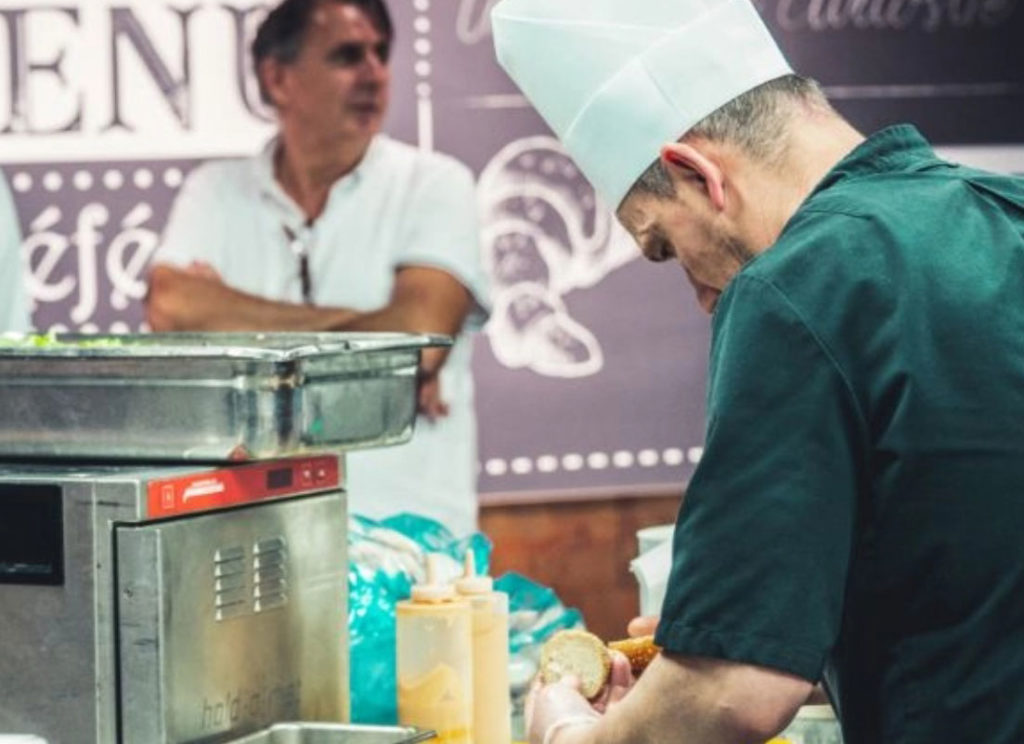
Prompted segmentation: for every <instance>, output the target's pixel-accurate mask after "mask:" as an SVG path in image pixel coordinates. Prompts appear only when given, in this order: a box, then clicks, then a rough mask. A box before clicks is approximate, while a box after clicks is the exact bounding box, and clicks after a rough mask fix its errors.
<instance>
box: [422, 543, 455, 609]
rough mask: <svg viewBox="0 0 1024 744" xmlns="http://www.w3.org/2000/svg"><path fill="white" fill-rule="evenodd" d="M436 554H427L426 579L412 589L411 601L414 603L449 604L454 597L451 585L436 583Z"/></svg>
mask: <svg viewBox="0 0 1024 744" xmlns="http://www.w3.org/2000/svg"><path fill="white" fill-rule="evenodd" d="M437 561H438V558H437V554H436V553H428V554H427V578H426V581H424V582H423V583H422V584H416V585H415V586H413V588H412V600H413V601H414V602H451V601H453V600H454V599H455V598H456V597H455V587H453V586H452V585H451V584H441V583H439V581H438V574H439V573H440V572H439V571H438V570H437Z"/></svg>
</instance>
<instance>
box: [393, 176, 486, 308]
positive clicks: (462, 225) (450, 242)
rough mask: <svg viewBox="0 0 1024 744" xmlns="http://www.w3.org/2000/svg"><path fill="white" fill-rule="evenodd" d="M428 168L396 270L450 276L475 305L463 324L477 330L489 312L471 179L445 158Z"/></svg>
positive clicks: (417, 189) (419, 181)
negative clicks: (440, 271) (406, 268)
mask: <svg viewBox="0 0 1024 744" xmlns="http://www.w3.org/2000/svg"><path fill="white" fill-rule="evenodd" d="M432 166H433V167H431V168H430V169H424V171H425V173H424V174H423V177H422V178H419V179H417V183H416V184H415V186H414V190H413V194H412V199H411V202H412V203H411V205H410V209H409V212H408V217H409V225H408V228H407V232H406V234H405V238H404V240H403V241H402V247H401V249H400V250H399V253H398V254H397V255H396V257H395V265H396V266H431V267H435V268H439V269H443V270H444V271H447V272H448V273H449V274H451V275H452V276H454V277H455V278H456V279H458V280H459V282H461V283H462V285H463V286H464V287H465V288H466V289H467V290H469V292H470V293H471V294H472V295H473V297H474V299H475V300H476V304H477V309H476V311H475V312H474V313H473V314H472V315H471V317H470V318H469V319H467V323H468V324H469V325H470V327H479V326H480V325H482V324H483V322H484V321H485V320H486V319H487V315H488V313H489V311H490V291H489V286H488V281H487V275H486V273H485V272H484V268H483V264H482V261H481V251H480V220H479V215H478V212H477V202H476V190H475V186H474V183H473V174H472V173H471V172H470V171H469V169H468V168H466V167H465V166H463V165H462V164H460V163H458V162H456V161H454V160H451V159H448V158H445V159H443V160H439V161H438V162H436V163H434V164H432Z"/></svg>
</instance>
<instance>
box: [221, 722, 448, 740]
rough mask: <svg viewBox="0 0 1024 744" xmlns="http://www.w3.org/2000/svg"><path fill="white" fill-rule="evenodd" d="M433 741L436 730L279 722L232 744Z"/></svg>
mask: <svg viewBox="0 0 1024 744" xmlns="http://www.w3.org/2000/svg"><path fill="white" fill-rule="evenodd" d="M434 738H436V735H435V734H434V732H433V731H423V730H421V729H415V728H403V727H399V726H347V725H340V724H329V723H319V724H318V723H280V724H277V725H276V726H271V727H270V728H269V729H266V730H264V731H259V732H257V733H255V734H251V735H250V736H246V737H244V738H242V739H234V740H232V741H231V742H230V744H416V742H421V741H430V740H431V739H434Z"/></svg>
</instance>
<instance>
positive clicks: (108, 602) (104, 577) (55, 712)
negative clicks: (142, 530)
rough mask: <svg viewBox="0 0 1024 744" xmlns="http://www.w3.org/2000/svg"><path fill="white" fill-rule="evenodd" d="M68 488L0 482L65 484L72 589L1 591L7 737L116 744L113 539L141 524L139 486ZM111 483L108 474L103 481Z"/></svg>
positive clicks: (18, 475) (5, 475) (5, 476)
mask: <svg viewBox="0 0 1024 744" xmlns="http://www.w3.org/2000/svg"><path fill="white" fill-rule="evenodd" d="M67 475H68V476H69V477H68V479H67V480H64V481H63V482H61V481H60V480H59V479H57V478H55V477H54V474H53V473H47V472H46V471H45V469H39V470H37V471H35V477H34V476H33V471H31V470H30V471H23V470H11V469H8V470H7V472H4V471H3V470H0V482H3V483H6V484H11V483H18V484H25V485H34V484H44V483H45V484H53V483H62V487H63V502H64V563H65V577H64V585H63V586H16V585H3V586H0V670H2V671H0V731H9V732H17V733H24V734H35V735H37V736H41V737H43V738H44V739H46V740H47V742H49V744H79V743H80V742H102V743H103V744H112V743H113V742H114V741H115V740H116V739H115V737H116V719H117V697H116V696H117V686H116V652H115V637H116V633H115V617H114V608H113V603H112V597H113V594H114V584H113V582H114V569H113V560H114V559H113V541H112V538H111V535H110V527H109V525H110V524H111V523H113V522H117V521H127V520H131V519H135V518H137V516H138V511H139V507H138V502H137V484H132V483H129V482H106V483H104V482H102V481H97V480H85V479H82V480H76V478H75V471H74V470H71V469H69V470H68V471H67ZM97 477H99V478H102V477H103V476H102V475H99V476H97Z"/></svg>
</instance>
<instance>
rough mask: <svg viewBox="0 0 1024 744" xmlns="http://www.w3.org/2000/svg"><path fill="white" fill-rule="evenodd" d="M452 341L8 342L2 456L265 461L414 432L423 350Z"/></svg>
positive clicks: (166, 337)
mask: <svg viewBox="0 0 1024 744" xmlns="http://www.w3.org/2000/svg"><path fill="white" fill-rule="evenodd" d="M449 344H450V339H448V338H446V337H444V336H428V335H409V334H397V333H359V334H353V333H322V334H321V333H258V334H257V333H250V334H240V333H229V334H220V333H204V334H192V333H188V334H185V333H167V334H148V335H124V336H78V335H55V336H54V335H51V336H18V335H11V334H8V335H6V336H3V337H2V338H0V456H3V457H11V456H19V457H20V456H27V457H46V458H74V459H80V458H91V459H112V460H203V461H229V460H248V459H264V458H268V457H278V456H282V455H290V454H297V453H301V452H304V451H308V450H317V449H321V450H322V449H326V448H353V447H368V446H383V445H388V444H395V443H398V442H402V441H405V440H406V439H408V438H409V437H410V436H411V435H412V429H413V424H414V421H415V417H416V379H417V369H418V364H419V357H420V351H421V350H422V349H424V348H426V347H430V346H447V345H449Z"/></svg>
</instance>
